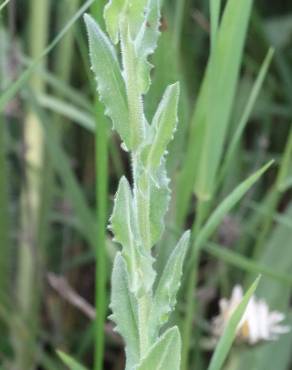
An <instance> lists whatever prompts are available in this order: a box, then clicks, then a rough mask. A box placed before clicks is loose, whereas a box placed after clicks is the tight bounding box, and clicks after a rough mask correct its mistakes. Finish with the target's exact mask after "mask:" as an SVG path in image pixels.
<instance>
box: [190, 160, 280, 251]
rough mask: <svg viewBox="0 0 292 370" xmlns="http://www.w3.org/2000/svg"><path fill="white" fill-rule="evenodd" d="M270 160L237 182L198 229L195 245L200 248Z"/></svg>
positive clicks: (269, 164)
mask: <svg viewBox="0 0 292 370" xmlns="http://www.w3.org/2000/svg"><path fill="white" fill-rule="evenodd" d="M272 163H273V161H270V162H269V163H267V164H266V165H265V166H263V167H262V168H261V169H259V170H258V171H257V172H256V173H254V174H253V175H251V176H250V177H248V178H247V179H246V180H244V181H243V182H242V183H241V184H239V185H238V186H237V187H236V188H235V189H234V190H233V191H232V192H231V194H229V195H228V196H227V198H225V199H224V200H223V202H222V203H221V204H219V206H218V207H217V208H216V209H215V211H214V212H213V213H212V214H211V216H210V218H209V219H208V221H207V222H206V224H205V225H204V226H203V227H202V229H201V230H200V232H199V234H198V236H197V239H196V247H197V248H200V247H201V246H202V245H203V244H204V243H205V242H206V241H207V239H208V238H209V236H211V235H212V233H213V232H214V231H215V229H216V227H217V226H219V224H220V223H221V222H222V220H223V218H224V217H225V215H226V214H227V213H228V212H229V211H230V210H231V209H232V208H233V207H234V206H235V204H236V203H237V202H238V201H239V200H240V199H241V198H242V197H243V196H244V194H246V192H247V191H248V190H249V189H250V188H251V187H252V186H253V185H254V183H255V182H256V181H257V180H258V179H259V178H260V177H261V176H262V175H263V173H264V172H266V171H267V169H268V168H269V167H270V166H271V165H272Z"/></svg>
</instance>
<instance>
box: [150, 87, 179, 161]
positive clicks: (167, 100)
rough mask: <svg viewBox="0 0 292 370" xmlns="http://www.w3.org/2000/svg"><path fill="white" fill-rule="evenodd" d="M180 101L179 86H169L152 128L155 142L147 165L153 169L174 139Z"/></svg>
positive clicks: (153, 141)
mask: <svg viewBox="0 0 292 370" xmlns="http://www.w3.org/2000/svg"><path fill="white" fill-rule="evenodd" d="M178 99H179V84H178V83H175V84H173V85H170V86H168V87H167V89H166V91H165V93H164V95H163V97H162V100H161V102H160V104H159V106H158V108H157V111H156V113H155V115H154V118H153V122H152V126H151V128H152V130H153V140H152V143H151V144H150V148H149V153H148V158H147V165H149V166H150V167H151V168H157V167H158V166H159V165H160V163H161V159H162V157H163V155H164V153H165V151H166V148H167V145H168V143H169V142H170V141H171V140H172V138H173V133H174V131H175V129H176V125H177V108H178Z"/></svg>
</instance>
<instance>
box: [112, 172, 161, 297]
mask: <svg viewBox="0 0 292 370" xmlns="http://www.w3.org/2000/svg"><path fill="white" fill-rule="evenodd" d="M110 228H111V229H112V231H113V233H114V236H115V240H116V241H117V242H118V243H120V244H121V245H122V246H123V250H122V254H123V257H124V258H125V261H126V263H127V267H128V272H129V275H130V281H131V291H134V292H138V291H139V290H140V289H141V287H142V285H144V286H145V288H146V290H147V291H148V290H149V289H150V288H151V286H152V284H153V282H154V279H155V273H154V271H153V268H152V261H153V258H152V257H151V255H150V253H149V251H143V250H142V249H141V248H142V242H141V237H140V234H139V231H138V226H137V219H136V214H135V210H134V203H133V197H132V191H131V188H130V185H129V183H128V181H127V179H126V178H125V177H124V176H123V177H122V178H121V180H120V183H119V187H118V191H117V194H116V197H115V201H114V209H113V214H112V216H111V219H110Z"/></svg>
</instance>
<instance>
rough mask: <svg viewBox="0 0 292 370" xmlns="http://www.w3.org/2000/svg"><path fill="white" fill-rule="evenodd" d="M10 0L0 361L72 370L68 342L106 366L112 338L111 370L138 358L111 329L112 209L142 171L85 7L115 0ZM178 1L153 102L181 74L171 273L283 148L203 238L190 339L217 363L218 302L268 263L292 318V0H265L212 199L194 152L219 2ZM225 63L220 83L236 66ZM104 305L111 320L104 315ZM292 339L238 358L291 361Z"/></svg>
mask: <svg viewBox="0 0 292 370" xmlns="http://www.w3.org/2000/svg"><path fill="white" fill-rule="evenodd" d="M232 1H235V0H232ZM4 3H5V2H1V5H0V7H1V8H0V9H1V13H0V112H1V113H0V369H5V370H6V369H9V370H12V369H13V370H31V369H50V370H55V369H56V370H58V369H64V366H63V365H62V363H61V362H60V361H59V360H58V358H57V356H56V353H55V350H56V349H62V350H63V351H65V352H68V353H71V354H72V355H73V356H74V357H75V358H77V359H79V360H80V362H83V363H84V364H85V365H87V366H88V367H89V368H93V367H94V365H93V363H94V360H93V358H94V352H96V351H97V352H96V353H100V351H101V350H102V348H103V341H105V346H104V347H105V349H104V369H110V370H111V369H113V370H119V369H123V366H124V355H123V345H122V343H121V340H120V338H119V337H118V336H117V335H116V334H114V333H113V330H112V329H113V328H112V323H111V322H108V321H106V322H105V329H104V332H103V331H101V330H100V327H101V325H103V320H104V319H103V308H104V307H105V306H107V304H108V299H109V292H110V271H111V263H112V259H113V256H114V254H115V252H116V250H117V246H116V245H115V244H114V243H113V242H112V241H111V235H110V233H109V232H108V231H107V230H106V225H107V219H108V217H109V214H110V212H111V208H112V201H113V196H114V193H115V191H116V187H117V183H118V180H119V178H120V177H121V175H122V174H126V175H127V176H128V178H130V176H131V169H130V163H129V160H128V157H127V155H126V153H125V152H123V151H122V150H121V148H120V142H119V140H118V138H117V136H116V135H115V134H113V133H112V131H111V130H110V126H111V124H110V122H109V121H108V119H107V118H104V116H103V107H102V106H101V105H100V103H99V102H98V97H97V96H96V86H95V81H94V78H93V75H92V72H91V70H90V65H89V58H88V47H87V37H86V33H85V27H84V24H83V20H82V14H83V13H84V12H85V11H86V12H91V13H92V14H93V15H94V16H95V18H96V19H97V20H99V21H100V22H101V23H102V24H103V21H102V9H103V6H104V4H105V1H104V0H103V1H87V2H86V1H84V0H10V1H9V2H8V3H7V5H6V6H3V8H2V4H4ZM223 4H225V2H223ZM162 13H163V17H162V22H161V38H160V41H159V46H158V50H157V52H156V53H155V55H154V56H153V58H152V62H153V64H154V65H155V68H154V70H153V76H152V77H153V83H152V86H151V89H150V93H149V95H148V96H147V98H146V99H145V106H146V110H147V116H148V117H151V116H152V115H153V112H154V111H155V109H156V106H157V103H158V101H159V99H160V97H161V95H162V92H163V91H164V89H165V87H166V85H167V84H168V83H171V82H174V81H176V80H179V81H180V83H181V100H180V113H179V119H180V122H179V129H178V131H177V133H176V138H175V140H174V142H173V143H172V144H171V146H170V148H169V152H170V154H169V160H168V169H169V175H170V177H171V179H172V182H171V187H172V190H173V199H172V204H171V208H170V210H169V214H168V216H167V219H166V223H167V228H166V231H165V235H164V238H163V240H162V241H161V243H160V244H159V246H158V247H157V250H159V252H160V253H159V256H160V257H159V260H158V262H157V266H158V270H159V268H161V266H162V265H163V263H164V261H165V259H166V256H167V255H168V254H169V247H168V246H169V245H173V243H172V242H171V241H172V240H173V239H176V238H177V234H178V233H179V232H180V229H181V228H187V227H188V228H191V227H192V225H193V222H194V219H195V220H198V218H199V215H201V216H200V217H201V218H202V220H201V221H202V222H203V221H204V220H205V218H206V217H207V215H209V214H210V212H211V210H213V209H214V208H215V207H216V205H217V204H219V203H220V201H222V199H224V197H225V196H226V195H228V194H229V193H230V192H231V191H232V189H234V188H235V186H236V185H237V184H238V183H240V182H241V181H243V180H244V179H245V178H247V176H249V175H250V174H251V173H252V172H254V171H255V170H257V169H258V168H260V167H261V166H262V165H264V164H265V163H266V162H267V161H269V160H270V159H274V160H275V164H274V165H273V167H272V168H271V169H270V170H269V171H268V172H267V173H266V174H265V175H264V176H263V177H262V178H261V180H260V181H258V182H257V184H256V186H254V187H253V188H252V189H251V190H250V191H249V192H248V194H247V195H246V196H245V197H244V199H243V200H242V201H241V202H240V203H239V204H238V205H237V206H236V208H234V209H233V210H232V212H230V214H228V215H227V216H226V217H225V219H224V221H223V222H222V224H221V225H220V227H219V229H218V231H217V232H216V234H215V235H214V236H213V238H212V241H210V242H208V243H206V245H204V246H203V251H202V253H201V255H200V259H199V262H198V266H197V269H196V272H197V274H196V275H197V276H196V277H195V279H194V280H196V284H195V283H194V286H196V289H193V290H192V291H191V297H193V300H194V302H195V307H194V310H192V311H191V314H192V315H191V316H192V317H191V322H190V325H191V326H190V329H191V333H192V337H191V341H190V343H189V346H188V352H189V369H196V370H201V369H202V370H203V369H206V368H207V364H208V361H209V359H210V354H211V352H210V350H208V349H206V348H205V347H204V345H203V342H204V339H205V338H207V337H210V335H211V333H210V319H211V318H212V317H213V316H214V315H216V314H217V312H218V299H219V298H220V297H221V296H229V294H230V291H231V289H232V287H233V286H234V285H235V284H236V283H241V284H242V285H243V286H247V285H248V284H249V283H250V282H251V280H252V279H253V278H254V277H255V276H256V275H257V274H258V273H262V274H263V278H262V281H261V284H260V287H259V289H258V292H257V294H258V295H259V296H262V297H264V298H265V299H266V300H267V301H268V303H269V304H270V306H271V307H272V308H273V309H279V310H282V311H283V312H285V314H287V320H288V321H289V322H290V324H292V310H291V286H292V275H291V271H292V202H291V194H292V191H291V188H292V129H291V121H292V3H291V1H288V0H287V1H284V0H282V1H280V0H270V1H264V0H262V1H261V0H257V1H254V4H253V8H252V13H251V18H250V23H249V28H248V33H247V39H246V43H245V48H244V54H243V58H242V61H241V63H240V64H239V67H240V77H239V79H238V83H237V85H236V93H235V99H234V100H232V105H231V114H230V118H229V119H228V120H227V121H228V122H227V121H226V122H227V126H226V131H225V132H224V135H223V136H222V140H223V141H222V148H221V150H222V153H220V155H219V156H218V158H216V159H218V161H219V165H218V166H219V168H220V171H219V172H218V173H217V175H216V176H215V180H216V181H215V180H214V184H213V183H212V188H214V189H213V190H212V194H211V196H210V197H209V198H208V200H207V201H205V200H204V199H203V201H202V199H200V194H202V193H200V191H198V188H199V190H200V189H201V190H202V188H200V187H201V186H203V190H204V191H206V193H208V191H209V190H208V189H207V188H205V185H204V183H203V180H202V184H203V185H202V184H201V183H200V181H199V180H201V178H200V177H197V187H196V186H195V187H194V177H195V176H196V175H197V176H200V175H198V173H199V171H198V168H197V167H196V161H195V160H194V158H192V153H196V148H197V145H203V147H202V148H203V149H202V150H206V147H204V145H207V144H206V143H203V144H202V143H201V142H199V141H198V137H196V136H194V134H192V133H193V127H194V121H195V119H194V112H196V103H197V102H198V100H197V98H198V96H199V92H200V86H201V83H202V81H203V76H204V73H205V70H206V66H207V61H208V57H209V54H210V42H209V40H210V35H209V33H210V32H209V30H210V21H209V19H210V16H209V2H208V1H207V0H176V1H175V0H164V5H163V12H162ZM239 33H240V29H235V32H234V33H233V34H231V35H230V38H231V39H234V40H237V37H239V36H238V34H239ZM235 44H236V42H235ZM270 47H272V48H274V49H275V53H274V55H273V57H272V61H271V64H270V65H269V68H268V64H269V62H270V59H271V56H272V53H273V51H272V50H271V51H270V54H268V57H267V58H268V59H266V64H265V65H264V66H263V64H262V63H263V61H264V59H265V58H266V55H267V53H268V50H269V48H270ZM234 55H235V54H234ZM231 56H232V55H231ZM239 62H240V61H239ZM234 63H236V61H234ZM261 68H266V70H265V71H264V72H263V75H262V77H265V79H264V81H262V83H263V86H262V89H261V91H260V93H259V95H258V96H257V98H256V99H255V97H254V99H252V102H253V103H254V105H253V107H252V109H251V112H250V114H248V115H247V117H246V118H245V117H244V116H243V112H245V111H246V107H247V103H248V101H249V99H250V98H251V96H252V92H253V91H254V90H253V86H254V83H255V81H256V79H257V78H259V76H260V75H259V71H260V69H261ZM217 73H218V76H217V75H216V76H213V77H214V79H215V80H216V79H217V77H218V78H219V77H220V73H221V70H218V71H217ZM225 73H227V75H228V70H227V71H225ZM235 82H236V81H235ZM215 85H216V84H215ZM211 86H212V84H211ZM222 86H223V88H222V89H221V90H220V94H219V101H217V102H216V104H215V103H214V106H213V105H209V106H208V107H207V109H208V110H209V111H210V112H212V110H214V111H213V112H215V114H216V112H217V111H216V110H215V109H217V110H218V105H219V106H220V104H221V103H220V102H221V100H220V99H221V97H222V104H223V102H224V96H225V95H226V94H228V88H229V85H228V83H227V82H226V86H225V85H224V84H223V85H222ZM225 87H226V90H225ZM216 106H217V108H216ZM219 121H220V117H218V122H219ZM240 122H242V124H243V125H242V131H241V130H239V132H238V131H237V130H238V127H239V123H240ZM218 124H219V123H218ZM237 132H238V135H239V136H238V140H236V141H235V144H234V146H232V145H233V144H232V143H233V138H234V137H235V136H236V135H237ZM214 135H216V129H215V131H214ZM231 144H232V145H231ZM230 147H231V149H230ZM228 153H229V154H228ZM196 171H197V172H196ZM217 176H218V177H217ZM198 178H199V180H198ZM210 181H211V180H210ZM210 186H211V185H210ZM208 187H209V183H208ZM194 189H195V190H196V191H194ZM195 194H196V195H195ZM201 203H202V204H203V206H202V207H203V211H202V212H201V213H200V212H199V211H198V209H200V207H201V205H202V204H201ZM195 222H197V221H195ZM199 224H200V222H199ZM194 269H195V267H194ZM189 274H190V272H189V271H187V274H186V276H185V280H186V281H187V280H188V277H189ZM191 276H193V275H191ZM193 278H194V277H193ZM186 285H187V284H186V283H184V284H183V287H182V289H181V293H180V299H179V303H178V309H177V312H176V315H174V319H176V320H178V322H181V325H182V326H183V322H184V321H183V320H184V319H183V318H184V317H185V313H186V312H188V304H189V300H188V298H187V290H186ZM95 306H96V312H95V309H94V307H95ZM108 313H109V311H108V312H106V315H107V314H108ZM95 314H97V317H99V318H100V320H99V322H98V325H97V326H95V325H94V317H95ZM98 347H99V348H98ZM94 348H95V349H94ZM291 348H292V334H289V335H285V336H283V337H282V338H281V339H280V340H279V341H278V342H275V343H272V344H260V345H257V346H256V347H253V348H250V347H246V346H242V345H235V346H234V347H233V350H232V352H231V354H230V356H229V359H228V362H227V364H226V366H225V368H226V370H227V369H228V370H239V369H253V370H274V369H277V370H289V369H292V352H291ZM166 370H167V369H166Z"/></svg>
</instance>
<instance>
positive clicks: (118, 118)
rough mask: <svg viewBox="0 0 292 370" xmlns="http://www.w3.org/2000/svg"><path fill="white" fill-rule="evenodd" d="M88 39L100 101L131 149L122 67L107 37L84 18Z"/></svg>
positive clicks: (87, 17)
mask: <svg viewBox="0 0 292 370" xmlns="http://www.w3.org/2000/svg"><path fill="white" fill-rule="evenodd" d="M84 20H85V23H86V27H87V32H88V38H89V49H90V59H91V64H92V69H93V71H94V73H95V77H96V81H97V89H98V92H99V95H100V100H101V101H102V102H103V103H104V105H105V108H106V109H105V114H106V115H108V116H109V117H110V118H111V120H112V122H113V126H114V128H115V129H116V130H117V132H118V133H119V135H120V136H121V138H122V140H123V141H124V142H125V145H126V147H127V148H128V149H131V143H132V139H131V135H132V132H131V129H130V126H129V112H128V106H127V96H126V90H125V84H124V80H123V77H122V73H121V69H120V65H119V62H118V59H117V56H116V53H115V50H114V47H113V45H112V44H111V42H110V40H109V39H108V37H107V36H106V35H105V33H104V32H103V31H102V30H101V29H100V27H99V25H98V24H97V23H96V22H95V21H94V20H93V18H92V17H90V16H89V15H87V14H86V15H85V16H84Z"/></svg>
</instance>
